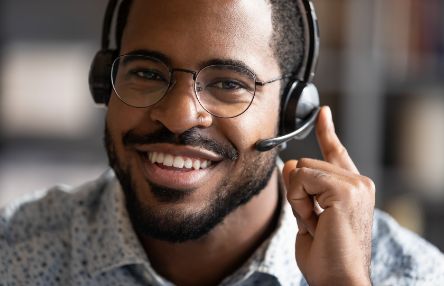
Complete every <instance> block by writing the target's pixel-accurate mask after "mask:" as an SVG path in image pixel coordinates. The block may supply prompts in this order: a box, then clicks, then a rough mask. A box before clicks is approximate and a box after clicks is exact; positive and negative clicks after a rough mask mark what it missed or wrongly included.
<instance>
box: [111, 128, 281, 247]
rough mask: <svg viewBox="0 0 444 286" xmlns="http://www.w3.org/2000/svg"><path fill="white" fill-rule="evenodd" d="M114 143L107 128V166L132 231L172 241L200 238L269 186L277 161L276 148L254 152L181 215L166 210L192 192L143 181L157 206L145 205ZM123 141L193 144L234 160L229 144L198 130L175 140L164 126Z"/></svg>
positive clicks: (128, 135)
mask: <svg viewBox="0 0 444 286" xmlns="http://www.w3.org/2000/svg"><path fill="white" fill-rule="evenodd" d="M115 140H116V138H112V136H111V134H110V132H109V128H108V126H106V127H105V138H104V141H105V147H106V151H107V155H108V160H109V165H110V166H111V168H113V169H114V172H115V174H116V176H117V178H118V180H119V182H120V184H121V186H122V189H123V192H124V194H125V198H126V208H127V210H128V214H129V217H130V219H131V222H132V225H133V227H134V229H135V231H136V233H138V234H139V235H142V236H149V237H152V238H155V239H159V240H163V241H168V242H173V243H180V242H185V241H189V240H196V239H199V238H202V237H204V236H205V235H206V234H208V233H209V232H210V231H211V230H212V229H213V228H214V227H215V226H217V225H218V224H220V223H222V222H223V220H224V218H225V217H226V216H227V215H228V214H230V213H231V212H233V211H234V210H236V209H237V208H238V207H240V206H242V205H244V204H246V203H247V202H249V201H250V200H251V199H252V198H253V197H254V196H256V195H258V194H259V193H260V192H261V190H263V189H264V188H265V186H266V185H267V183H268V182H269V180H270V178H271V175H272V173H273V170H274V168H275V162H276V157H277V151H276V150H271V151H269V152H266V153H259V154H254V156H253V159H252V160H250V161H248V162H247V161H245V160H244V166H243V168H242V171H241V173H240V174H239V175H238V176H237V177H232V176H228V175H227V176H225V179H223V180H222V181H221V182H220V183H219V184H218V186H217V187H216V188H215V189H214V190H212V191H211V193H210V195H209V199H208V200H207V201H206V203H205V204H204V206H202V207H201V208H200V209H199V210H192V211H185V210H177V209H175V208H173V207H171V204H174V203H180V202H182V201H183V200H184V199H185V198H186V197H187V196H189V195H190V194H191V193H193V190H175V189H171V188H167V187H164V186H158V185H156V184H153V183H152V182H147V183H148V185H149V189H150V191H151V193H152V194H153V196H154V197H155V199H156V200H157V205H156V206H151V207H150V205H149V204H148V202H144V201H142V200H140V199H139V197H138V196H137V190H138V186H137V184H136V182H135V181H134V178H133V176H132V171H131V168H130V167H128V166H126V165H125V164H124V163H123V160H122V158H119V156H118V154H117V152H116V150H115V144H114V142H115ZM122 141H123V144H124V145H125V146H129V145H131V144H154V143H170V144H177V145H188V146H196V147H200V148H205V149H208V150H211V151H212V152H215V153H217V154H219V155H221V156H222V157H224V158H225V159H227V160H232V161H235V160H236V159H237V158H238V152H237V150H236V149H235V148H234V146H232V145H224V144H221V143H218V142H216V141H214V140H212V139H210V138H205V137H203V136H202V135H201V134H199V129H198V128H192V129H190V130H188V131H186V132H184V133H183V134H181V135H179V136H176V135H175V134H173V133H171V132H170V131H169V130H167V129H166V128H163V129H161V130H159V131H156V132H155V133H152V134H149V135H144V136H140V135H136V134H134V133H133V132H132V131H129V132H128V133H126V134H125V135H124V136H123V138H122ZM139 188H140V187H139ZM139 192H140V190H139ZM168 204H170V206H168ZM159 205H161V207H159Z"/></svg>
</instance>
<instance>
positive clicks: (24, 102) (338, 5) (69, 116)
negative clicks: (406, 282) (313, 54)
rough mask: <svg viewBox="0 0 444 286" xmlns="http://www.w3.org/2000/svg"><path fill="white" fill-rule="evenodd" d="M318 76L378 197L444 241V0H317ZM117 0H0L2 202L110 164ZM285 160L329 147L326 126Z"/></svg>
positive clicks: (73, 181)
mask: <svg viewBox="0 0 444 286" xmlns="http://www.w3.org/2000/svg"><path fill="white" fill-rule="evenodd" d="M314 3H315V6H316V8H317V13H318V17H319V23H320V28H321V56H320V62H319V66H318V73H317V77H316V80H315V82H316V84H317V86H318V88H319V90H320V93H321V100H322V103H323V104H328V105H330V106H331V107H332V109H333V112H334V117H335V122H336V129H337V132H338V133H339V136H340V138H341V140H342V141H343V143H344V145H345V146H346V147H347V149H348V151H349V153H350V155H351V157H352V158H353V159H354V161H355V162H356V164H357V166H358V168H359V169H360V171H361V173H362V174H365V175H367V176H369V177H371V178H372V179H374V181H375V182H376V185H377V206H378V207H379V208H381V209H383V210H386V211H387V212H389V213H391V214H392V215H393V216H394V217H395V218H396V219H397V220H398V221H399V222H400V223H401V224H402V225H404V226H405V227H407V228H409V229H411V230H413V231H415V232H416V233H418V234H420V235H422V236H423V237H425V238H426V239H428V240H430V241H431V242H433V243H434V244H435V245H437V246H438V247H439V248H440V249H441V250H442V251H443V250H444V228H443V227H442V225H443V224H442V222H443V221H444V18H443V17H442V15H444V1H441V0H372V1H368V0H314ZM106 4H107V1H106V0H96V1H87V0H64V1H56V0H39V1H27V0H0V207H1V206H4V205H6V204H7V203H10V202H12V201H14V200H16V199H17V198H18V197H20V196H22V195H24V194H27V193H30V192H33V191H36V190H39V189H46V188H48V187H50V186H53V185H54V184H60V183H63V184H69V185H78V184H81V183H82V182H85V181H87V180H92V179H94V178H96V177H97V176H98V175H100V174H101V173H102V172H103V171H104V170H105V168H106V166H107V159H106V155H105V152H104V148H103V146H102V133H103V121H104V114H105V109H104V108H102V107H97V106H95V105H94V104H93V101H92V99H91V96H90V94H89V90H88V84H87V75H88V71H89V65H90V62H91V60H92V58H93V56H94V54H95V52H96V51H97V50H98V48H99V43H100V32H101V24H102V17H103V13H104V10H105V6H106ZM282 156H283V157H284V159H288V158H299V157H308V156H310V157H316V158H320V154H319V150H318V147H317V144H316V140H315V138H314V136H310V138H309V139H308V140H305V141H303V142H295V141H294V142H291V143H290V144H289V146H288V148H287V149H286V150H285V151H284V152H283V153H282Z"/></svg>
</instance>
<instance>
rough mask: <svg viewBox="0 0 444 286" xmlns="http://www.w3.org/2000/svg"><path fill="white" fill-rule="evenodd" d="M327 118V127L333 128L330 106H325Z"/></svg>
mask: <svg viewBox="0 0 444 286" xmlns="http://www.w3.org/2000/svg"><path fill="white" fill-rule="evenodd" d="M326 109H327V118H328V120H327V121H328V126H329V127H333V128H334V124H333V114H332V112H331V108H330V106H327V108H326Z"/></svg>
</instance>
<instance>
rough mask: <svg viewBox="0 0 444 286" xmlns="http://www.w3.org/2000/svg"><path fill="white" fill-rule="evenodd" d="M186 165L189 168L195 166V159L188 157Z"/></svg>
mask: <svg viewBox="0 0 444 286" xmlns="http://www.w3.org/2000/svg"><path fill="white" fill-rule="evenodd" d="M184 167H185V168H187V169H191V168H193V160H191V159H190V158H186V159H185V163H184Z"/></svg>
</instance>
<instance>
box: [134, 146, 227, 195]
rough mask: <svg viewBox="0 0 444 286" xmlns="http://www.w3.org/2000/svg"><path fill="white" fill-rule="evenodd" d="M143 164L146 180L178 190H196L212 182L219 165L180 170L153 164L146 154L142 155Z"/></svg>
mask: <svg viewBox="0 0 444 286" xmlns="http://www.w3.org/2000/svg"><path fill="white" fill-rule="evenodd" d="M141 154H142V155H141V156H140V158H141V164H142V166H143V167H142V170H143V174H144V176H145V178H146V179H147V181H148V182H151V183H154V184H156V185H158V186H163V187H166V188H173V189H176V190H194V189H197V188H199V187H202V186H204V185H206V184H208V182H209V181H210V177H209V176H211V174H213V170H214V169H215V168H216V167H217V165H219V164H218V163H214V165H211V166H210V167H208V168H205V169H198V170H195V169H185V168H183V169H178V168H174V167H165V166H162V165H159V164H157V163H155V164H154V163H151V162H150V161H149V160H148V157H147V156H146V154H145V153H141Z"/></svg>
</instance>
